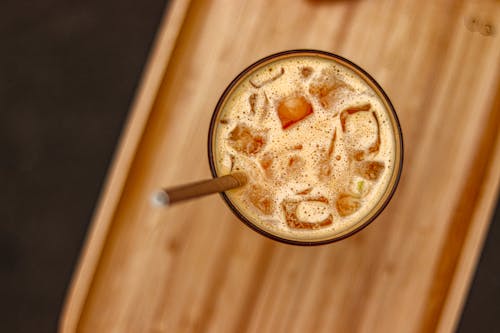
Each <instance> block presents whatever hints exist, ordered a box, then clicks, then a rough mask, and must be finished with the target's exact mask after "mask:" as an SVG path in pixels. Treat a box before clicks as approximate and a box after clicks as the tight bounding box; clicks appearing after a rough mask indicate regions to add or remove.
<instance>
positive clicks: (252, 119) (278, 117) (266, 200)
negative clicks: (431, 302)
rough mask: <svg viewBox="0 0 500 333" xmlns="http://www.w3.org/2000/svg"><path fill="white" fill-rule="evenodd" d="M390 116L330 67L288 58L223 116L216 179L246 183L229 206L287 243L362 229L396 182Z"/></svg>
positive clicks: (257, 75)
mask: <svg viewBox="0 0 500 333" xmlns="http://www.w3.org/2000/svg"><path fill="white" fill-rule="evenodd" d="M388 113H389V111H388V110H386V108H385V106H384V104H383V102H382V101H381V100H380V98H379V96H378V95H377V94H376V93H375V92H374V91H373V89H372V88H371V86H370V85H369V84H367V83H366V82H365V81H364V80H363V79H362V78H361V77H359V76H357V75H356V74H355V73H354V72H353V71H352V70H350V69H349V68H347V67H344V66H342V65H341V64H339V63H337V62H335V61H333V60H329V59H326V58H321V57H317V56H301V57H291V58H285V59H281V60H278V61H276V62H274V63H270V64H267V65H265V66H262V67H261V68H258V69H257V70H256V71H254V72H253V73H251V74H250V75H249V76H248V77H247V78H245V79H244V80H243V81H241V83H240V84H239V85H238V86H236V87H235V88H234V90H233V92H232V94H231V96H229V98H227V101H226V103H225V105H224V106H223V108H222V110H221V111H220V113H219V116H218V117H219V118H218V119H219V121H218V123H219V125H218V126H217V128H216V130H215V146H214V147H215V151H214V155H215V157H216V159H215V160H216V161H217V170H218V173H219V174H227V173H230V172H232V171H234V170H241V171H245V172H246V173H247V174H248V177H249V184H247V185H246V186H244V187H242V188H239V189H235V190H231V191H228V192H227V195H228V197H229V199H230V200H231V202H232V203H233V204H235V206H236V207H237V208H238V210H240V212H241V213H242V214H243V215H244V216H246V217H247V219H248V220H250V221H251V222H252V223H254V224H256V225H257V226H259V227H260V228H262V229H264V230H267V231H269V232H271V233H273V234H278V235H281V236H282V237H285V238H286V237H287V236H288V235H292V234H293V237H294V238H297V237H298V238H300V237H301V236H304V237H308V235H310V234H311V233H317V234H319V235H328V234H334V233H337V232H339V231H342V230H346V229H348V228H350V227H352V226H353V225H356V224H357V223H358V222H359V221H360V220H362V219H363V218H364V217H365V216H366V215H367V214H369V212H370V210H372V209H373V207H374V206H375V205H376V204H377V203H378V201H379V199H380V197H381V196H382V195H383V194H384V193H385V190H386V188H387V186H388V182H389V179H390V177H391V174H392V166H393V163H394V162H393V161H394V160H395V158H394V150H395V139H394V134H393V133H394V131H393V128H392V127H391V126H392V125H391V121H390V118H389V114H388Z"/></svg>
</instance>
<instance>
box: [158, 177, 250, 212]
mask: <svg viewBox="0 0 500 333" xmlns="http://www.w3.org/2000/svg"><path fill="white" fill-rule="evenodd" d="M246 183H247V176H246V175H245V174H244V173H242V172H235V173H232V174H230V175H226V176H222V177H218V178H213V179H208V180H203V181H200V182H196V183H191V184H186V185H181V186H176V187H172V188H164V189H162V190H160V191H158V192H157V193H155V195H154V197H153V201H154V202H155V203H156V204H158V205H160V206H170V205H171V204H173V203H176V202H179V201H184V200H189V199H194V198H198V197H201V196H205V195H208V194H213V193H218V192H224V191H227V190H230V189H233V188H237V187H240V186H243V185H245V184H246Z"/></svg>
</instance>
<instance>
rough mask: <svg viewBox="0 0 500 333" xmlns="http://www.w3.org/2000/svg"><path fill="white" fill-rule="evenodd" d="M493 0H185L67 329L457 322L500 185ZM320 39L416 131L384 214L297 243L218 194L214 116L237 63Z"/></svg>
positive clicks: (64, 324)
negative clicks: (197, 184)
mask: <svg viewBox="0 0 500 333" xmlns="http://www.w3.org/2000/svg"><path fill="white" fill-rule="evenodd" d="M499 32H500V2H498V1H495V0H484V1H444V0H435V1H414V0H408V1H388V0H371V1H368V0H358V1H355V0H353V1H347V0H345V1H341V0H338V1H327V0H317V1H312V0H311V1H305V0H297V1H288V0H276V1H267V0H253V1H244V0H236V1H235V0H212V1H203V0H192V1H188V0H176V1H173V0H172V1H171V4H170V6H169V11H168V14H167V15H166V17H165V19H164V23H163V24H162V26H161V27H160V29H159V34H158V37H157V43H156V46H155V48H154V49H153V51H152V56H151V58H150V61H149V65H148V67H147V70H146V72H145V74H144V78H143V82H142V85H141V88H140V90H139V92H138V95H137V97H136V102H135V103H134V105H133V107H132V111H131V116H130V118H129V121H128V124H127V126H126V128H125V129H124V134H123V138H122V140H121V144H120V146H119V147H118V149H117V153H116V156H115V162H114V164H113V167H112V168H111V170H110V172H109V176H108V181H107V183H106V186H105V188H104V189H103V193H102V197H101V200H100V205H99V207H98V209H97V211H96V214H95V216H94V219H93V222H92V226H91V229H90V230H89V233H88V237H87V241H86V244H85V247H84V250H83V252H82V256H81V259H80V263H79V266H78V268H77V270H76V271H75V274H74V278H73V282H72V285H71V288H70V290H69V292H68V295H67V299H66V304H65V307H64V311H63V313H62V315H61V322H60V330H61V332H384V333H386V332H398V333H399V332H434V331H438V332H453V330H454V328H455V325H456V323H457V319H458V318H459V315H460V312H461V308H462V304H463V301H464V298H465V296H466V294H467V291H468V287H469V284H470V280H471V276H472V272H473V271H474V268H475V265H476V262H477V258H478V254H479V253H480V250H481V245H482V242H483V239H484V235H485V233H486V231H487V227H488V223H489V220H490V218H491V213H492V208H493V205H494V203H495V200H496V197H497V194H498V189H499V183H500V135H499V124H500V89H499V88H500V85H499V82H500V34H499ZM293 48H314V49H321V50H325V51H330V52H333V53H337V54H340V55H342V56H344V57H346V58H348V59H350V60H352V61H354V62H355V63H357V64H358V65H360V66H361V67H363V68H364V69H366V70H367V71H368V72H369V73H370V74H372V75H373V76H374V77H375V78H376V79H377V81H378V82H379V83H380V84H381V85H382V87H383V88H384V89H385V91H386V92H387V94H388V95H389V97H390V98H391V100H392V102H393V104H394V106H395V108H396V111H397V113H398V115H399V117H400V121H401V125H402V128H403V135H404V139H405V162H404V168H403V176H402V179H401V182H400V185H399V188H398V190H397V192H396V194H395V196H394V198H393V199H392V201H391V203H390V204H389V206H388V207H387V208H386V210H385V211H384V212H383V213H382V215H381V216H380V217H379V218H378V219H377V220H376V221H375V222H374V223H372V224H371V225H370V226H369V227H368V228H366V229H364V230H363V231H362V232H360V233H358V234H356V235H354V236H352V237H350V238H348V239H346V240H343V241H341V242H338V243H334V244H331V245H325V246H319V247H296V246H290V245H285V244H281V243H277V242H275V241H272V240H269V239H266V238H264V237H263V236H261V235H259V234H257V233H255V232H254V231H252V230H250V229H249V228H248V227H246V226H245V225H244V224H243V223H241V222H240V221H239V220H238V219H237V218H236V217H235V216H233V215H232V213H231V212H230V210H229V209H228V208H227V207H226V206H225V204H224V203H223V200H222V199H221V198H220V197H218V196H211V197H206V198H202V199H199V200H196V201H192V202H187V203H181V204H179V205H177V206H174V207H170V208H169V209H161V208H158V207H154V206H152V205H151V202H150V199H151V194H152V193H153V192H154V191H155V190H157V189H158V188H159V187H162V186H173V185H178V184H181V183H187V182H192V181H195V180H199V179H204V178H207V177H209V176H210V172H209V167H208V161H206V159H207V157H206V155H207V153H206V145H207V133H208V124H209V120H210V117H211V113H212V110H213V108H214V107H215V104H216V102H217V99H218V98H219V96H220V95H221V93H222V91H223V90H224V88H225V87H226V85H227V84H228V83H229V82H230V81H231V79H232V78H233V77H234V76H236V75H237V74H238V73H239V72H240V71H241V70H242V69H243V68H244V67H246V66H247V65H249V64H250V63H252V62H254V61H256V60H258V59H259V58H261V57H263V56H266V55H268V54H271V53H274V52H278V51H282V50H285V49H293Z"/></svg>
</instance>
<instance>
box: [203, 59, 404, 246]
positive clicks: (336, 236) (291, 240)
mask: <svg viewBox="0 0 500 333" xmlns="http://www.w3.org/2000/svg"><path fill="white" fill-rule="evenodd" d="M304 56H306V57H320V58H323V59H327V60H330V61H334V62H335V63H337V64H340V65H342V66H344V67H346V68H348V69H350V70H351V71H352V72H353V73H355V74H356V75H357V76H358V77H359V78H361V79H362V80H363V81H364V82H365V83H366V84H368V86H369V87H370V88H371V89H372V90H373V91H374V92H376V94H377V96H378V98H379V100H380V101H381V102H382V103H383V106H384V107H385V110H387V113H388V116H389V117H388V118H389V120H390V125H391V127H392V131H393V136H394V141H395V142H394V149H395V151H394V159H395V160H394V164H393V168H392V175H391V176H390V180H389V182H388V185H387V186H386V189H385V191H384V193H383V195H381V196H380V198H379V200H378V202H377V203H376V204H375V205H374V206H373V208H372V209H371V210H370V211H369V212H368V213H367V214H366V215H365V216H364V217H363V218H360V219H359V221H358V222H357V223H355V224H354V225H352V226H351V227H348V228H347V229H345V230H341V231H339V232H338V233H333V234H330V235H326V236H325V235H322V236H319V237H318V236H317V235H315V234H313V233H311V236H310V237H309V236H307V231H303V232H302V235H301V236H300V237H294V236H287V235H283V233H278V232H273V230H266V229H265V228H263V227H262V226H261V225H258V224H257V223H254V222H252V219H251V218H250V217H249V214H247V215H245V212H243V211H242V210H241V209H238V207H237V205H235V203H234V202H233V201H232V200H231V199H230V198H229V197H228V195H227V194H226V193H224V192H222V193H221V195H222V197H223V199H224V201H225V202H226V204H227V205H228V206H229V207H230V208H231V210H232V211H233V213H234V214H235V215H236V216H237V217H238V218H239V219H240V220H241V221H243V222H244V223H245V224H246V225H247V226H249V227H250V228H252V229H253V230H255V231H257V232H258V233H260V234H262V235H264V236H267V237H269V238H271V239H274V240H277V241H280V242H284V243H288V244H295V245H319V244H326V243H330V242H334V241H338V240H341V239H344V238H346V237H349V236H351V235H353V234H354V233H356V232H358V231H360V230H361V229H363V228H364V227H366V226H367V225H368V224H370V223H371V222H372V221H373V220H374V219H375V218H376V217H377V216H378V215H379V214H380V213H381V212H382V211H383V209H384V208H385V207H386V206H387V204H388V203H389V201H390V199H391V198H392V196H393V194H394V192H395V190H396V187H397V185H398V182H399V178H400V175H401V171H402V166H403V138H402V133H401V127H400V124H399V120H398V117H397V115H396V112H395V110H394V107H393V105H392V104H391V101H390V100H389V98H388V96H387V95H386V93H385V92H384V91H383V89H382V88H381V87H380V85H379V84H378V83H377V82H376V81H375V79H373V78H372V77H371V76H370V75H369V74H368V73H367V72H366V71H364V70H363V69H362V68H360V67H359V66H357V65H356V64H354V63H352V62H351V61H349V60H347V59H345V58H343V57H341V56H338V55H335V54H332V53H328V52H324V51H318V50H289V51H284V52H280V53H277V54H273V55H270V56H267V57H265V58H263V59H261V60H259V61H257V62H255V63H254V64H252V65H250V66H249V67H247V68H246V69H245V70H243V71H242V72H241V73H240V74H239V75H238V76H237V77H236V78H235V79H234V80H233V81H232V82H231V83H230V84H229V86H228V87H227V88H226V89H225V91H224V92H223V94H222V96H221V97H220V99H219V101H218V103H217V105H216V107H215V110H214V113H213V116H212V119H211V122H210V128H209V133H208V159H209V163H210V169H211V172H212V175H213V177H220V176H222V174H221V173H220V171H219V170H218V167H217V164H216V162H215V154H216V141H215V134H216V132H217V129H218V126H220V120H221V119H220V118H221V110H223V109H224V106H225V105H226V103H227V101H228V100H229V98H230V97H231V96H232V94H233V92H234V91H235V89H236V88H237V87H238V86H239V85H240V83H242V82H243V81H244V80H245V79H247V78H248V77H249V76H250V75H252V74H253V73H255V72H256V71H258V70H259V69H262V68H263V67H264V66H266V65H269V64H271V63H274V62H277V61H281V60H283V59H289V58H294V57H304ZM377 122H378V120H377ZM379 135H380V134H379Z"/></svg>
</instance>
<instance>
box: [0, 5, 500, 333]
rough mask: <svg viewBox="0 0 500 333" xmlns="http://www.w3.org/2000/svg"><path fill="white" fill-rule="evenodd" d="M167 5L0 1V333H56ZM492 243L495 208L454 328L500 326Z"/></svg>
mask: <svg viewBox="0 0 500 333" xmlns="http://www.w3.org/2000/svg"><path fill="white" fill-rule="evenodd" d="M167 2H168V1H167ZM165 6H166V1H165V0H148V1H139V0H136V1H132V0H122V1H118V0H108V1H97V0H89V1H68V0H66V1H63V0H45V1H41V0H40V1H10V0H9V1H5V0H1V2H0V185H1V188H2V191H0V254H1V264H0V291H1V294H0V296H1V303H0V306H1V308H0V316H1V317H0V332H54V331H56V329H57V323H58V317H59V314H60V311H61V307H62V305H63V301H64V296H65V293H66V290H67V287H68V284H69V282H70V279H71V275H72V272H73V269H74V267H75V264H76V261H77V259H78V255H79V251H80V249H81V246H82V243H83V241H84V237H85V233H86V230H87V227H88V225H89V222H90V219H91V216H92V212H93V210H94V207H95V205H96V203H97V199H98V197H99V192H100V189H101V186H102V184H103V181H104V179H105V176H106V172H107V169H108V167H109V165H110V162H111V160H112V156H113V152H114V149H115V146H116V144H117V142H118V139H119V135H120V131H121V128H122V126H123V124H124V121H125V118H126V116H127V112H128V110H129V106H130V104H131V101H132V98H133V96H134V93H135V91H136V88H137V86H138V83H139V79H140V77H141V71H142V69H143V68H144V65H145V63H146V61H147V56H148V53H149V50H150V48H151V46H152V42H153V39H154V36H155V32H156V30H157V28H158V25H159V23H160V21H161V18H162V13H163V10H164V8H165ZM167 6H168V5H167ZM499 253H500V210H499V209H498V207H497V211H496V214H495V218H494V221H493V223H492V225H491V230H490V233H489V236H488V239H487V242H486V245H485V248H484V251H483V254H482V257H481V262H480V265H479V269H478V272H477V274H476V276H475V279H474V284H473V287H472V289H471V294H470V296H469V298H468V301H467V305H466V308H465V311H464V315H463V316H462V320H461V323H460V328H459V330H458V331H459V332H474V333H479V332H496V331H500V278H499V276H500V255H499Z"/></svg>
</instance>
